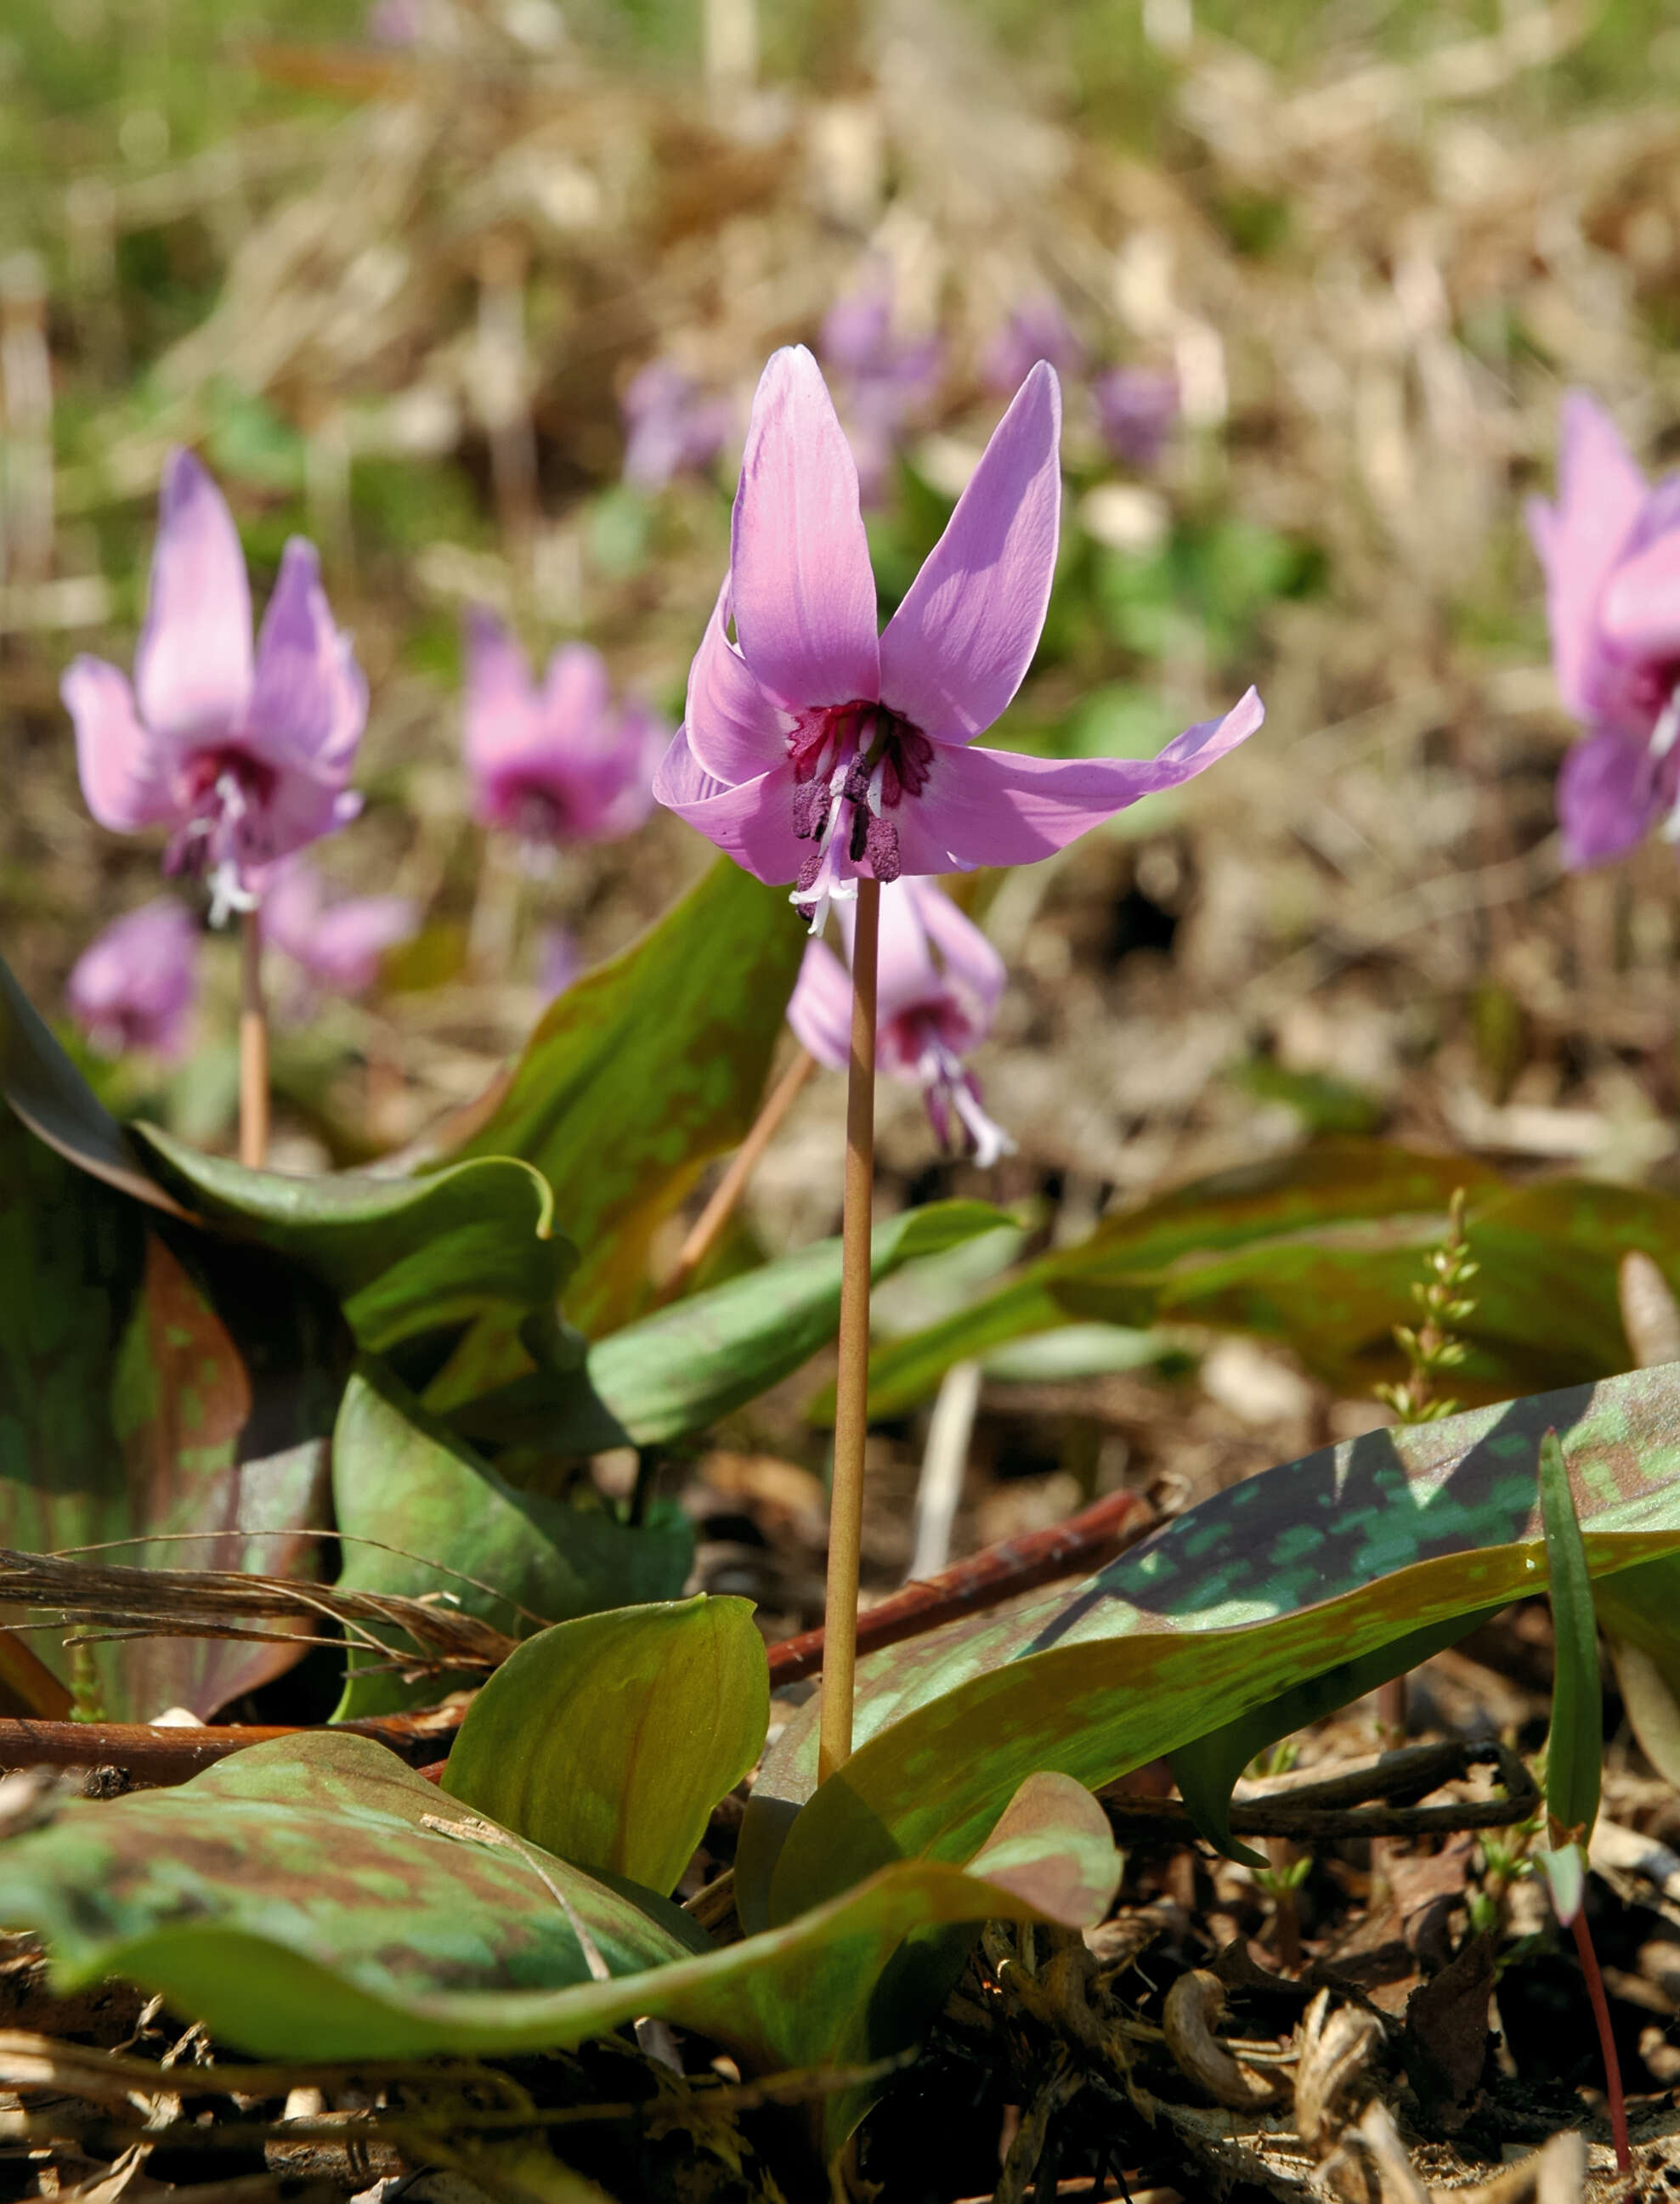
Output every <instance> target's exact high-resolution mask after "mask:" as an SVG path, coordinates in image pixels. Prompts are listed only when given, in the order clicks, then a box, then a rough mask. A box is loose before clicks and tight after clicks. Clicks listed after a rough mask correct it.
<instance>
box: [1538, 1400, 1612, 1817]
mask: <svg viewBox="0 0 1680 2204" xmlns="http://www.w3.org/2000/svg"><path fill="white" fill-rule="evenodd" d="M1540 1520H1541V1523H1542V1524H1543V1526H1544V1527H1545V1532H1546V1573H1547V1576H1548V1578H1549V1579H1550V1582H1549V1586H1548V1590H1549V1592H1550V1597H1551V1602H1552V1640H1553V1644H1554V1645H1555V1648H1556V1654H1557V1658H1556V1662H1555V1666H1554V1668H1553V1672H1552V1731H1551V1735H1550V1737H1549V1739H1547V1742H1546V1815H1547V1817H1548V1819H1549V1820H1550V1822H1551V1823H1552V1827H1553V1829H1554V1831H1555V1832H1557V1833H1560V1834H1563V1835H1564V1836H1566V1837H1568V1838H1570V1839H1571V1840H1574V1841H1575V1842H1576V1843H1579V1844H1585V1843H1586V1841H1587V1840H1588V1838H1589V1837H1590V1836H1591V1835H1592V1834H1593V1824H1594V1822H1595V1821H1597V1819H1598V1817H1599V1788H1600V1781H1601V1780H1602V1777H1603V1772H1604V1686H1603V1685H1602V1684H1601V1682H1600V1679H1599V1627H1598V1620H1597V1618H1596V1616H1595V1615H1594V1612H1593V1573H1592V1569H1591V1567H1590V1566H1589V1565H1588V1560H1587V1549H1586V1546H1585V1544H1584V1543H1583V1542H1582V1536H1581V1524H1580V1521H1579V1519H1578V1518H1577V1517H1576V1512H1575V1496H1574V1495H1573V1494H1572V1493H1571V1491H1570V1478H1569V1470H1568V1468H1567V1466H1565V1463H1564V1450H1563V1448H1562V1447H1561V1446H1560V1445H1559V1443H1558V1434H1557V1433H1556V1431H1547V1432H1546V1435H1545V1436H1544V1437H1543V1438H1542V1439H1541V1440H1540Z"/></svg>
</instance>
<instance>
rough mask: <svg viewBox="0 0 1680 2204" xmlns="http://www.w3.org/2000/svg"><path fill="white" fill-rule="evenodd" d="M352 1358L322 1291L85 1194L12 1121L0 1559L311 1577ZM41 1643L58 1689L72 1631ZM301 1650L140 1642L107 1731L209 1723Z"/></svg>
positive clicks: (104, 1671) (95, 1189)
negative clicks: (63, 1559) (104, 1550)
mask: <svg viewBox="0 0 1680 2204" xmlns="http://www.w3.org/2000/svg"><path fill="white" fill-rule="evenodd" d="M345 1360H346V1342H344V1340H343V1338H342V1334H341V1327H340V1326H339V1324H338V1321H337V1318H336V1315H335V1311H334V1310H333V1307H332V1306H331V1303H330V1301H329V1300H328V1298H327V1297H326V1296H325V1295H324V1294H323V1293H322V1292H321V1291H320V1289H318V1287H316V1286H315V1285H313V1283H312V1281H311V1280H310V1279H308V1278H307V1277H305V1276H303V1275H301V1274H300V1273H299V1272H297V1271H294V1270H293V1269H291V1268H290V1267H289V1266H288V1265H285V1264H283V1263H282V1262H280V1261H278V1260H277V1259H275V1258H274V1257H272V1256H270V1255H267V1254H265V1253H263V1252H262V1251H261V1250H240V1251H237V1252H235V1251H232V1250H229V1249H228V1248H226V1247H222V1246H220V1245H219V1244H217V1242H215V1241H210V1240H206V1239H205V1237H204V1236H203V1235H200V1234H199V1233H197V1232H195V1231H193V1230H191V1229H188V1228H187V1227H184V1226H181V1225H178V1224H175V1223H172V1222H170V1221H169V1219H168V1218H164V1217H162V1216H160V1215H159V1214H158V1212H157V1211H156V1210H154V1209H152V1208H150V1207H147V1206H144V1205H141V1204H140V1203H137V1202H135V1201H134V1200H132V1199H130V1197H129V1196H128V1194H126V1193H120V1192H118V1191H116V1189H115V1188H113V1187H112V1186H111V1185H110V1184H109V1183H107V1182H103V1181H102V1180H101V1179H98V1178H94V1177H91V1176H88V1175H87V1174H86V1172H85V1171H83V1170H80V1169H78V1168H76V1167H74V1166H73V1165H72V1164H69V1163H67V1162H66V1161H65V1160H64V1159H63V1158H62V1157H61V1156H60V1155H59V1154H57V1153H56V1152H55V1151H54V1150H52V1149H51V1148H49V1147H47V1146H45V1145H44V1144H43V1143H42V1142H41V1141H38V1140H37V1139H36V1138H35V1137H34V1135H33V1134H32V1133H30V1132H28V1131H27V1130H26V1129H25V1128H24V1126H23V1125H22V1124H21V1123H20V1121H19V1120H18V1119H17V1118H16V1117H14V1116H13V1115H12V1113H11V1112H10V1111H9V1110H8V1109H6V1108H5V1107H4V1106H3V1105H0V1545H7V1546H13V1547H17V1548H21V1549H25V1550H27V1551H33V1552H51V1551H57V1550H62V1549H66V1548H73V1547H75V1546H78V1545H84V1544H92V1543H103V1542H109V1541H111V1540H121V1541H123V1542H124V1543H123V1545H122V1550H121V1553H120V1555H118V1558H120V1559H121V1560H122V1561H128V1562H135V1563H140V1564H141V1565H145V1564H146V1563H147V1562H151V1563H152V1564H154V1565H157V1566H162V1567H181V1566H186V1567H199V1568H219V1569H240V1568H250V1569H259V1570H262V1571H264V1572H266V1573H270V1574H276V1575H281V1574H285V1573H288V1571H296V1572H298V1573H309V1572H310V1570H311V1569H312V1566H313V1559H314V1553H315V1548H314V1544H313V1543H312V1541H308V1540H306V1539H304V1538H302V1537H300V1535H299V1534H300V1532H301V1531H302V1530H304V1529H306V1528H311V1527H315V1526H320V1525H321V1524H322V1523H323V1522H324V1519H325V1516H326V1512H327V1509H326V1493H325V1483H326V1474H325V1472H326V1447H325V1436H326V1433H327V1431H329V1429H330V1426H331V1419H332V1407H333V1401H334V1398H335V1394H336V1391H337V1389H338V1385H339V1383H340V1382H341V1372H342V1369H343V1366H344V1363H345ZM181 1533H193V1534H195V1535H194V1536H193V1537H191V1538H190V1540H188V1541H187V1542H186V1543H182V1542H181V1540H180V1537H179V1534H181ZM196 1534H203V1535H196ZM33 1642H34V1643H35V1644H36V1645H37V1648H38V1650H39V1651H40V1652H41V1653H42V1655H43V1656H44V1657H45V1659H46V1660H47V1661H48V1662H49V1663H50V1665H51V1666H52V1667H54V1668H56V1670H57V1671H58V1672H59V1674H61V1675H62V1674H64V1673H65V1672H66V1670H65V1659H64V1655H63V1651H62V1646H61V1645H60V1644H59V1643H58V1639H57V1635H56V1633H55V1632H50V1631H47V1632H39V1633H37V1634H36V1636H35V1638H34V1641H33ZM298 1650H300V1649H295V1648H293V1647H288V1646H287V1645H284V1644H263V1643H256V1642H240V1641H238V1640H234V1639H223V1640H216V1639H193V1638H134V1639H130V1640H128V1641H125V1642H123V1643H122V1644H106V1645H104V1646H101V1647H98V1648H97V1649H96V1651H95V1660H96V1663H97V1666H98V1673H99V1675H100V1678H101V1681H102V1690H103V1697H104V1708H105V1711H106V1713H107V1714H108V1715H110V1716H111V1717H113V1718H115V1719H128V1720H146V1719H149V1718H150V1717H151V1716H152V1715H156V1714H159V1713H161V1712H162V1711H163V1709H164V1708H166V1707H169V1706H174V1705H184V1706H187V1707H188V1708H190V1709H192V1710H193V1712H194V1713H196V1714H199V1715H205V1716H208V1715H211V1714H212V1713H214V1712H215V1711H216V1709H217V1708H218V1707H220V1706H222V1705H223V1704H225V1703H226V1702H227V1701H228V1700H229V1698H231V1697H235V1696H236V1695H237V1694H238V1693H239V1692H242V1691H246V1690H249V1689H250V1688H252V1686H254V1685H256V1684H258V1683H260V1682H262V1681H264V1680H266V1679H267V1678H269V1677H270V1676H273V1675H276V1674H278V1673H279V1672H280V1671H281V1670H282V1669H283V1668H286V1667H287V1666H288V1665H289V1663H290V1662H292V1661H293V1660H294V1659H295V1658H296V1657H297V1651H298Z"/></svg>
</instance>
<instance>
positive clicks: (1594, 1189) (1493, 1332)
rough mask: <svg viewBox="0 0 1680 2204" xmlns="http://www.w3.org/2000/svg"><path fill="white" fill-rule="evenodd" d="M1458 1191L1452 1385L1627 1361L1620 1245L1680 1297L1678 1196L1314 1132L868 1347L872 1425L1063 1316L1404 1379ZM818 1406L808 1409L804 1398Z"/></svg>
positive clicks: (1351, 1374)
mask: <svg viewBox="0 0 1680 2204" xmlns="http://www.w3.org/2000/svg"><path fill="white" fill-rule="evenodd" d="M1461 1186H1462V1187H1463V1188H1465V1190H1466V1192H1467V1194H1468V1195H1469V1201H1468V1205H1467V1206H1468V1219H1469V1226H1468V1229H1469V1243H1470V1252H1471V1254H1472V1256H1473V1257H1474V1259H1475V1261H1476V1262H1477V1263H1478V1264H1479V1265H1481V1270H1480V1273H1479V1275H1478V1277H1477V1278H1476V1281H1475V1289H1474V1294H1475V1303H1476V1306H1475V1310H1474V1311H1473V1312H1472V1313H1471V1314H1470V1315H1469V1317H1468V1318H1466V1319H1465V1320H1464V1321H1463V1324H1460V1325H1459V1326H1458V1328H1457V1329H1458V1330H1459V1333H1460V1334H1461V1336H1463V1339H1464V1341H1465V1342H1466V1344H1467V1345H1468V1347H1469V1355H1468V1358H1467V1359H1466V1360H1465V1361H1464V1362H1463V1364H1462V1365H1460V1366H1457V1367H1456V1368H1455V1369H1454V1371H1453V1373H1452V1389H1453V1391H1454V1392H1455V1393H1456V1394H1457V1395H1459V1396H1460V1397H1462V1398H1464V1399H1467V1400H1469V1401H1494V1400H1503V1399H1507V1398H1509V1397H1511V1395H1514V1394H1522V1393H1524V1392H1527V1391H1529V1390H1530V1389H1535V1388H1538V1387H1541V1386H1545V1385H1549V1384H1550V1385H1555V1384H1558V1383H1587V1382H1588V1381H1590V1380H1591V1379H1593V1378H1602V1377H1607V1376H1609V1375H1610V1374H1611V1373H1612V1372H1615V1371H1618V1370H1621V1369H1624V1368H1625V1367H1626V1366H1627V1364H1628V1363H1629V1362H1630V1360H1631V1359H1632V1358H1631V1356H1630V1353H1629V1349H1628V1345H1627V1341H1626V1339H1625V1337H1624V1334H1623V1330H1622V1322H1621V1314H1620V1308H1619V1305H1618V1299H1617V1287H1616V1274H1617V1266H1618V1264H1619V1262H1620V1260H1621V1258H1622V1257H1623V1255H1624V1254H1625V1253H1627V1252H1628V1251H1629V1250H1630V1249H1631V1248H1639V1249H1641V1250H1642V1251H1643V1252H1644V1253H1647V1254H1649V1255H1651V1256H1652V1257H1653V1259H1655V1261H1656V1262H1657V1264H1658V1265H1659V1267H1660V1268H1661V1269H1662V1270H1663V1271H1664V1272H1665V1275H1666V1276H1667V1277H1668V1278H1669V1280H1670V1282H1671V1283H1673V1284H1675V1285H1677V1286H1680V1201H1676V1200H1673V1199H1671V1197H1670V1196H1668V1195H1665V1194H1651V1193H1647V1192H1644V1191H1641V1190H1637V1189H1635V1188H1628V1187H1617V1186H1609V1185H1605V1184H1601V1183H1600V1182H1597V1181H1589V1180H1572V1179H1564V1180H1554V1181H1552V1182H1549V1183H1546V1184H1543V1185H1540V1186H1532V1187H1522V1188H1513V1187H1511V1186H1510V1185H1508V1184H1507V1183H1506V1182H1505V1181H1504V1180H1502V1179H1500V1178H1499V1176H1498V1175H1497V1173H1495V1172H1493V1171H1492V1170H1489V1169H1488V1167H1487V1165H1486V1164H1481V1163H1478V1162H1476V1161H1475V1160H1474V1159H1472V1158H1465V1157H1457V1156H1434V1155H1422V1154H1416V1153H1413V1152H1411V1151H1410V1150H1408V1149H1404V1148H1401V1147H1398V1146H1394V1145H1393V1144H1392V1143H1391V1142H1386V1141H1366V1140H1356V1139H1339V1140H1328V1141H1319V1142H1315V1144H1314V1145H1312V1146H1309V1147H1306V1148H1302V1149H1299V1150H1297V1151H1295V1152H1292V1153H1291V1154H1289V1155H1285V1156H1279V1157H1272V1158H1267V1160H1266V1161H1265V1162H1263V1163H1261V1164H1253V1165H1249V1166H1245V1167H1244V1168H1243V1169H1241V1170H1234V1171H1224V1172H1220V1173H1219V1174H1218V1175H1217V1176H1214V1177H1211V1178H1207V1179H1201V1180H1197V1181H1196V1182H1193V1183H1191V1184H1190V1185H1188V1186H1184V1187H1180V1188H1176V1189H1175V1190H1174V1191H1173V1192H1172V1193H1171V1194H1165V1195H1162V1196H1161V1197H1160V1198H1159V1199H1158V1200H1155V1201H1151V1202H1149V1203H1146V1204H1145V1205H1144V1206H1143V1207H1141V1208H1138V1209H1136V1210H1131V1211H1127V1212H1123V1213H1122V1214H1120V1215H1119V1216H1117V1217H1113V1218H1107V1219H1105V1220H1104V1222H1103V1223H1101V1225H1099V1226H1098V1228H1097V1229H1096V1231H1095V1233H1093V1234H1092V1235H1091V1236H1090V1238H1089V1240H1086V1241H1083V1242H1082V1243H1081V1244H1080V1245H1079V1246H1077V1247H1069V1248H1058V1249H1055V1250H1054V1251H1053V1252H1052V1253H1049V1254H1048V1255H1044V1256H1042V1257H1041V1258H1040V1259H1038V1260H1037V1261H1036V1262H1034V1263H1031V1264H1029V1265H1026V1266H1025V1268H1024V1269H1023V1270H1022V1271H1018V1273H1017V1274H1016V1275H1015V1276H1014V1277H1012V1278H1009V1279H1006V1280H1005V1281H1004V1282H1003V1283H1001V1284H1000V1285H999V1286H998V1287H997V1288H995V1289H994V1290H993V1291H992V1292H991V1293H989V1294H988V1295H984V1296H983V1297H982V1298H981V1299H980V1300H977V1301H976V1302H974V1303H973V1304H972V1305H971V1306H970V1307H968V1308H966V1309H964V1310H960V1311H959V1312H957V1313H956V1314H955V1315H953V1316H950V1317H947V1318H943V1319H941V1322H939V1323H938V1324H931V1325H929V1326H928V1327H927V1328H926V1329H925V1330H921V1331H918V1332H916V1333H913V1334H911V1335H910V1336H907V1337H905V1338H901V1339H897V1340H894V1341H893V1342H890V1343H889V1344H888V1345H887V1346H886V1347H884V1348H880V1349H879V1350H878V1351H877V1352H876V1354H875V1355H874V1357H873V1358H872V1360H871V1363H870V1408H871V1411H872V1413H875V1414H876V1415H882V1416H886V1415H897V1414H900V1413H903V1411H904V1410H905V1409H906V1408H908V1407H913V1406H914V1405H915V1403H916V1402H917V1401H919V1400H922V1399H923V1398H925V1397H926V1396H927V1395H929V1394H930V1393H931V1392H932V1391H933V1389H935V1386H936V1385H937V1384H938V1382H939V1380H940V1378H941V1376H942V1375H943V1374H944V1372H945V1371H946V1370H947V1368H949V1366H950V1365H951V1364H952V1363H953V1362H955V1361H959V1360H963V1359H964V1358H965V1357H967V1356H971V1355H975V1354H983V1353H984V1352H985V1351H986V1350H987V1349H988V1348H993V1347H996V1346H998V1345H1000V1344H1001V1343H1003V1342H1006V1341H1008V1340H1011V1339H1016V1338H1019V1337H1022V1336H1026V1335H1027V1334H1030V1333H1032V1332H1037V1331H1047V1330H1053V1329H1054V1328H1055V1327H1056V1326H1058V1325H1060V1324H1066V1322H1067V1321H1068V1319H1069V1318H1079V1319H1083V1320H1087V1321H1089V1320H1100V1321H1101V1322H1105V1323H1108V1324H1123V1325H1126V1326H1128V1327H1131V1326H1143V1325H1148V1324H1156V1323H1172V1322H1175V1321H1176V1322H1179V1323H1189V1324H1206V1325H1208V1326H1209V1327H1211V1328H1213V1329H1214V1330H1228V1331H1244V1332H1249V1333H1251V1334H1253V1335H1254V1336H1256V1337H1259V1338H1263V1339H1272V1340H1276V1341H1278V1342H1279V1343H1280V1344H1283V1345H1285V1346H1287V1347H1289V1348H1291V1349H1292V1350H1293V1351H1294V1352H1295V1353H1296V1354H1298V1355H1299V1356H1300V1358H1301V1360H1303V1362H1304V1363H1305V1365H1306V1366H1307V1367H1308V1368H1309V1370H1311V1371H1312V1372H1314V1374H1315V1376H1317V1377H1320V1378H1322V1379H1323V1380H1324V1381H1325V1383H1327V1384H1330V1385H1333V1386H1335V1387H1337V1388H1338V1389H1340V1390H1342V1391H1345V1392H1348V1393H1368V1392H1369V1391H1370V1390H1371V1389H1372V1388H1373V1387H1374V1385H1376V1384H1377V1383H1383V1382H1389V1381H1392V1380H1394V1379H1396V1378H1402V1377H1404V1374H1405V1372H1404V1363H1403V1361H1402V1360H1401V1357H1400V1355H1399V1353H1398V1349H1397V1348H1396V1346H1395V1344H1394V1338H1393V1329H1394V1326H1395V1325H1396V1324H1406V1323H1410V1322H1411V1321H1413V1320H1414V1319H1415V1317H1416V1305H1415V1303H1414V1301H1413V1300H1412V1295H1411V1288H1412V1285H1413V1283H1414V1282H1415V1281H1416V1280H1417V1279H1418V1278H1420V1277H1422V1275H1423V1271H1424V1265H1425V1262H1426V1259H1427V1257H1428V1253H1429V1251H1430V1249H1431V1248H1433V1247H1436V1246H1438V1245H1439V1244H1440V1241H1441V1240H1442V1239H1443V1238H1444V1236H1445V1235H1446V1227H1447V1203H1448V1200H1449V1199H1450V1198H1451V1194H1452V1193H1453V1191H1454V1189H1455V1188H1458V1187H1461ZM823 1405H826V1404H818V1406H819V1407H821V1406H823Z"/></svg>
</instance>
